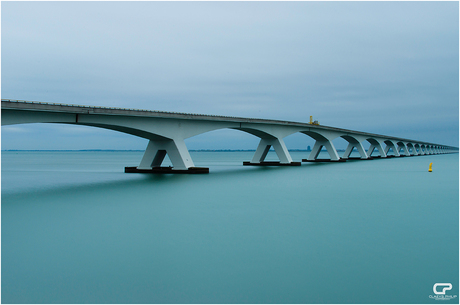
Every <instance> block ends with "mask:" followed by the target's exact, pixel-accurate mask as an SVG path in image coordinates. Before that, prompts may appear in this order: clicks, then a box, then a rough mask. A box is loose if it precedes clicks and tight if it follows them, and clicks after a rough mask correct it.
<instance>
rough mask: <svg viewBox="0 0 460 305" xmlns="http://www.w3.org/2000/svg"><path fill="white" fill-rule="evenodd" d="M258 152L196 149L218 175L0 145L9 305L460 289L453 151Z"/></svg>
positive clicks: (417, 298)
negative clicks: (402, 154) (364, 157)
mask: <svg viewBox="0 0 460 305" xmlns="http://www.w3.org/2000/svg"><path fill="white" fill-rule="evenodd" d="M252 154H253V153H252V152H192V153H191V155H192V158H193V159H194V161H195V165H196V166H206V167H209V168H210V174H208V175H149V174H125V173H123V168H124V166H135V165H137V164H138V163H139V161H140V159H141V157H142V152H104V151H102V152H2V177H1V178H2V207H1V212H2V213H1V221H2V224H1V237H2V241H1V246H2V247H1V250H2V266H1V267H2V268H1V272H2V279H1V286H2V293H1V296H2V302H3V303H436V302H435V301H433V300H432V299H430V297H429V296H430V295H434V293H433V285H434V284H435V283H452V285H453V288H452V290H450V291H447V294H449V295H457V296H458V285H459V282H458V277H459V260H458V258H459V252H458V248H459V242H458V241H459V235H458V232H459V223H458V219H459V164H458V155H457V154H450V155H437V156H420V157H410V158H393V159H387V160H371V161H349V162H346V163H338V164H337V163H336V164H331V163H322V164H318V163H315V164H313V163H308V164H305V163H304V164H302V166H301V167H267V168H260V167H244V166H242V162H243V161H247V160H250V159H251V157H252ZM270 154H272V153H270ZM292 156H293V159H294V160H296V161H300V160H301V159H302V158H306V157H307V153H306V152H293V153H292ZM430 162H432V163H433V172H432V173H428V165H429V163H430ZM437 303H440V301H438V302H437ZM442 303H449V302H446V301H443V302H442ZM451 303H458V297H457V298H455V299H454V300H453V301H451Z"/></svg>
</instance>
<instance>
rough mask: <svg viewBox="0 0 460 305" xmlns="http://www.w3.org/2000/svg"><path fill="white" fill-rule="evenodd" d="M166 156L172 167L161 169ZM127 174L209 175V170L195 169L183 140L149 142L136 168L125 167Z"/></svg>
mask: <svg viewBox="0 0 460 305" xmlns="http://www.w3.org/2000/svg"><path fill="white" fill-rule="evenodd" d="M166 154H167V155H168V156H169V159H170V160H171V163H172V165H173V166H172V167H162V166H161V164H162V163H163V161H164V159H165V157H166ZM125 172H129V173H167V172H170V173H209V168H199V167H195V165H194V164H193V161H192V157H191V156H190V153H189V151H188V149H187V147H186V146H185V142H184V140H179V139H165V140H150V141H149V143H148V145H147V148H146V149H145V152H144V156H143V157H142V160H141V162H140V164H139V166H138V167H137V168H136V167H126V168H125Z"/></svg>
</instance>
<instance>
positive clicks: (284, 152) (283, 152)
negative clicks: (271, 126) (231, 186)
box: [243, 138, 300, 166]
mask: <svg viewBox="0 0 460 305" xmlns="http://www.w3.org/2000/svg"><path fill="white" fill-rule="evenodd" d="M272 146H273V148H274V149H275V152H276V155H277V156H278V158H279V160H280V161H279V162H265V161H264V160H265V158H266V157H267V154H268V152H269V150H270V147H272ZM243 165H294V166H299V165H300V162H293V161H292V158H291V155H290V154H289V151H288V149H287V148H286V144H284V141H283V139H280V138H271V139H269V138H261V139H260V142H259V146H258V147H257V150H256V152H255V153H254V157H253V158H252V160H251V162H244V163H243Z"/></svg>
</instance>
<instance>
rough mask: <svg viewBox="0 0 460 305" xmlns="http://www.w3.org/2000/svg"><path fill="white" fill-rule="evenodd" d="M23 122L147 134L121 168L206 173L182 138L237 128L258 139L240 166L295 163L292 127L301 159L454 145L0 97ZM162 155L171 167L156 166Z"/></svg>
mask: <svg viewBox="0 0 460 305" xmlns="http://www.w3.org/2000/svg"><path fill="white" fill-rule="evenodd" d="M25 123H64V124H75V125H87V126H94V127H100V128H105V129H110V130H116V131H119V132H124V133H128V134H132V135H135V136H139V137H142V138H146V139H149V144H148V146H147V148H146V151H145V153H144V157H143V158H142V161H141V163H140V164H139V166H138V167H135V168H132V167H130V168H127V169H126V171H127V172H161V173H164V172H175V173H184V172H187V173H203V172H206V170H205V169H203V168H196V167H195V166H194V164H193V161H192V159H191V157H190V154H189V152H188V150H187V148H186V146H185V142H184V140H185V139H187V138H190V137H193V136H195V135H199V134H202V133H205V132H208V131H211V130H217V129H222V128H231V129H236V130H241V131H244V132H247V133H250V134H252V135H255V136H257V137H259V138H260V143H259V146H258V148H257V150H256V152H255V154H254V157H253V159H252V160H251V161H250V162H245V165H259V166H263V165H270V166H275V165H282V166H286V165H292V166H298V165H300V162H293V161H292V158H291V156H290V154H289V152H288V150H287V148H286V145H285V144H284V141H283V138H284V137H286V136H288V135H290V134H293V133H297V132H300V133H303V134H305V135H308V136H310V137H311V138H313V139H314V140H315V145H314V147H313V149H312V151H311V153H310V155H309V156H308V158H306V159H304V160H302V161H305V162H323V161H329V162H331V161H332V162H338V161H344V160H347V159H348V158H349V156H350V154H351V152H352V150H353V149H355V148H356V149H357V150H358V152H359V153H360V158H361V159H371V157H370V156H371V154H372V153H373V151H374V150H375V149H376V150H377V151H378V152H379V157H381V158H386V157H389V156H388V153H389V151H390V150H391V151H392V152H393V155H394V156H397V157H399V156H414V155H424V154H439V153H448V152H457V151H458V148H457V147H452V146H446V145H441V144H436V143H430V142H424V141H416V140H411V139H405V138H399V137H394V136H385V135H379V134H373V133H367V132H361V131H354V130H348V129H342V128H336V127H330V126H324V125H312V124H308V123H301V122H290V121H281V120H267V119H256V118H242V117H231V116H217V115H203V114H191V113H178V112H164V111H153V110H140V109H130V108H114V107H96V106H82V105H70V104H54V103H43V102H29V101H19V100H5V99H2V125H11V124H25ZM338 137H342V138H343V139H345V140H347V141H348V143H349V144H348V147H347V149H346V151H345V153H344V154H343V156H342V157H339V155H338V153H337V150H336V149H335V147H334V145H333V143H332V140H334V139H335V138H338ZM364 141H368V142H369V143H370V147H369V149H368V150H367V151H366V150H364V147H363V145H362V143H363V142H364ZM270 147H273V148H274V149H275V152H276V154H277V155H278V158H279V159H280V161H279V162H265V161H264V160H265V157H266V155H267V153H268V151H269V149H270ZM322 147H325V148H326V149H327V152H328V153H329V156H330V159H328V160H319V159H318V155H319V153H320V151H321V149H322ZM166 154H168V156H169V158H170V160H171V162H172V164H173V167H172V168H164V167H161V164H162V162H163V160H164V158H165V156H166Z"/></svg>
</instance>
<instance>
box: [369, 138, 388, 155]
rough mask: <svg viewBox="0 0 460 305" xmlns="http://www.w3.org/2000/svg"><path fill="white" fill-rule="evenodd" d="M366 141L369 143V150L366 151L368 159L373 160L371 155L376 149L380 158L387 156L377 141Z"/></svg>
mask: <svg viewBox="0 0 460 305" xmlns="http://www.w3.org/2000/svg"><path fill="white" fill-rule="evenodd" d="M368 141H369V143H371V145H370V146H369V149H368V150H367V155H368V156H369V157H370V158H374V157H372V153H373V152H374V150H375V149H376V148H377V150H378V151H379V154H380V158H386V157H387V154H386V153H385V151H384V149H383V147H382V144H381V143H380V142H379V141H378V140H375V139H370V140H368Z"/></svg>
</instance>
